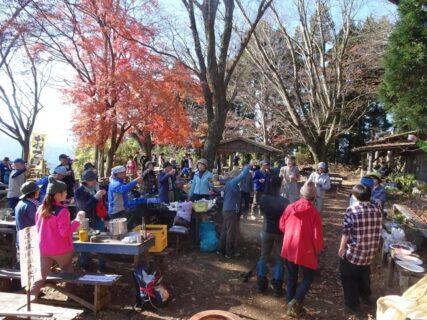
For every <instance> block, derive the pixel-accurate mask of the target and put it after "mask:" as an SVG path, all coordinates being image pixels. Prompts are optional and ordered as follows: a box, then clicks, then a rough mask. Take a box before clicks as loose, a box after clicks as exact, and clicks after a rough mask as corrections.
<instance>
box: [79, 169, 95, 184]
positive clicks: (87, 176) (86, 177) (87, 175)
mask: <svg viewBox="0 0 427 320" xmlns="http://www.w3.org/2000/svg"><path fill="white" fill-rule="evenodd" d="M97 179H98V176H97V174H96V173H95V172H93V171H92V170H86V171H85V172H83V174H82V182H88V181H94V180H97Z"/></svg>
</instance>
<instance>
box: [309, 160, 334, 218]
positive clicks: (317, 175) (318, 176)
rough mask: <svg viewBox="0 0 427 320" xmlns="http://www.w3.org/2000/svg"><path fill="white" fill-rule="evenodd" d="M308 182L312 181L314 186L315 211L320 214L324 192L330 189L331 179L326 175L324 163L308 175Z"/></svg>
mask: <svg viewBox="0 0 427 320" xmlns="http://www.w3.org/2000/svg"><path fill="white" fill-rule="evenodd" d="M308 181H312V182H313V183H314V184H315V186H316V209H317V211H319V212H320V213H322V209H323V199H324V197H325V191H326V190H329V189H330V188H331V178H330V177H329V174H328V173H327V167H326V163H324V162H320V163H319V165H318V166H317V171H315V172H313V173H312V174H311V175H310V177H309V178H308Z"/></svg>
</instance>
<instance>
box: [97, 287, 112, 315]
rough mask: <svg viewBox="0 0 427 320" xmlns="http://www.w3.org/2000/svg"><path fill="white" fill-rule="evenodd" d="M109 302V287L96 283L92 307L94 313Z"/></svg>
mask: <svg viewBox="0 0 427 320" xmlns="http://www.w3.org/2000/svg"><path fill="white" fill-rule="evenodd" d="M110 303H111V287H109V286H102V285H96V286H95V296H94V309H95V315H96V313H97V312H98V311H100V310H102V308H104V307H106V306H108V305H109V304H110Z"/></svg>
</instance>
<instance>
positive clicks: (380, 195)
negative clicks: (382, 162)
mask: <svg viewBox="0 0 427 320" xmlns="http://www.w3.org/2000/svg"><path fill="white" fill-rule="evenodd" d="M367 176H368V177H371V178H372V180H373V186H372V194H371V202H372V203H376V204H377V205H379V206H380V209H381V211H383V210H384V205H385V202H386V200H387V194H386V191H385V188H384V187H383V186H382V185H381V181H382V179H381V175H380V174H379V173H378V172H375V171H374V172H371V173H369V174H368V175H367Z"/></svg>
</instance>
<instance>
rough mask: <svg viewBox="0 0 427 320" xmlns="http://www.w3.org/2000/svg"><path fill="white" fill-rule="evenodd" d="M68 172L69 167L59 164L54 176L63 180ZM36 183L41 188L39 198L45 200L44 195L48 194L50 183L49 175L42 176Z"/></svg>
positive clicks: (40, 200) (41, 200)
mask: <svg viewBox="0 0 427 320" xmlns="http://www.w3.org/2000/svg"><path fill="white" fill-rule="evenodd" d="M67 174H68V170H67V168H65V167H64V166H59V167H56V168H55V170H54V171H53V175H52V176H53V177H54V178H55V179H56V180H60V181H63V179H64V178H65V177H66V175H67ZM36 183H37V185H38V186H39V188H40V195H39V199H38V200H39V202H40V203H41V202H43V200H44V197H45V196H46V190H47V185H48V184H49V176H44V177H42V178H40V179H39V180H37V182H36Z"/></svg>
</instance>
